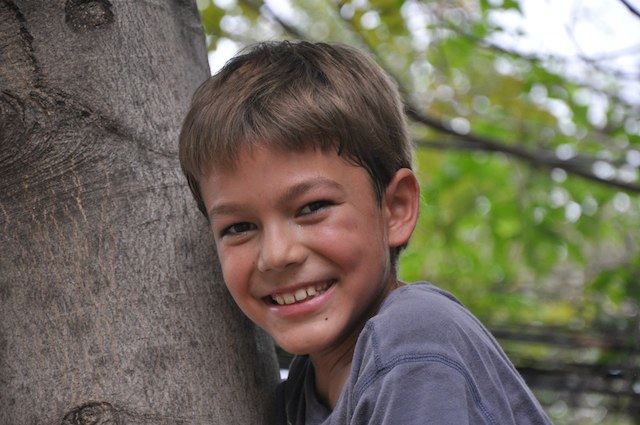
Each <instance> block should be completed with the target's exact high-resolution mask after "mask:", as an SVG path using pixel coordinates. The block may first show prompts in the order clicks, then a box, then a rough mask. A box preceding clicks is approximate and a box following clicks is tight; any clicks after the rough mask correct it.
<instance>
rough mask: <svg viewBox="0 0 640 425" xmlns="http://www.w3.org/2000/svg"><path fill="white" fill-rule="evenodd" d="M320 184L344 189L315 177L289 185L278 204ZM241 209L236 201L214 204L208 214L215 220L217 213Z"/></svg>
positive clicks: (238, 211) (221, 213) (234, 212)
mask: <svg viewBox="0 0 640 425" xmlns="http://www.w3.org/2000/svg"><path fill="white" fill-rule="evenodd" d="M318 186H325V187H331V188H334V189H342V185H341V184H339V183H338V182H336V181H334V180H331V179H327V178H324V177H314V178H311V179H308V180H305V181H302V182H300V183H296V184H294V185H292V186H290V187H287V188H286V190H285V191H284V193H282V194H281V195H280V196H279V197H278V199H277V201H276V204H277V205H283V204H286V203H288V202H290V201H292V200H294V199H296V198H297V197H299V196H301V195H303V194H304V193H305V192H307V191H308V190H310V189H312V188H314V187H318ZM241 211H242V207H241V206H240V205H237V204H235V203H230V204H220V205H214V206H213V207H212V208H211V209H210V210H209V211H208V212H207V215H208V216H209V220H213V218H214V217H215V216H217V215H224V214H229V215H233V214H238V213H240V212H241Z"/></svg>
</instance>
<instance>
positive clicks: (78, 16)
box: [64, 0, 114, 32]
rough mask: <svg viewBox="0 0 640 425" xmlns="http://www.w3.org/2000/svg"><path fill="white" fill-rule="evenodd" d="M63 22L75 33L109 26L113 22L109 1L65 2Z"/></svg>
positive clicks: (77, 0)
mask: <svg viewBox="0 0 640 425" xmlns="http://www.w3.org/2000/svg"><path fill="white" fill-rule="evenodd" d="M64 12H65V19H64V20H65V22H66V23H67V25H69V26H70V27H71V29H72V30H73V31H75V32H83V31H88V30H91V29H94V28H97V27H101V26H104V25H108V24H111V23H112V22H113V20H114V17H113V12H112V11H111V2H109V0H67V1H66V3H65V5H64Z"/></svg>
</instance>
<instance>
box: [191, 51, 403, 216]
mask: <svg viewBox="0 0 640 425" xmlns="http://www.w3.org/2000/svg"><path fill="white" fill-rule="evenodd" d="M402 106H403V105H402V102H401V100H400V96H399V94H398V91H397V89H396V87H395V85H394V84H393V82H392V81H391V80H390V78H389V77H388V76H387V75H386V74H385V73H384V71H383V70H382V69H381V68H380V67H379V66H378V65H377V64H376V63H375V62H374V61H373V60H372V59H370V58H369V57H367V56H365V55H364V54H363V53H361V52H359V51H357V50H355V49H353V48H350V47H348V46H344V45H339V44H326V43H309V42H288V41H280V42H265V43H260V44H256V45H254V46H252V47H249V48H248V49H246V50H244V51H243V52H241V54H240V55H238V56H236V57H234V58H233V59H231V60H230V61H229V62H227V64H226V65H225V66H224V67H223V68H222V69H221V70H220V71H219V72H218V73H217V74H216V75H214V76H212V77H211V78H209V79H208V80H207V81H205V82H204V83H203V84H202V85H201V86H200V87H199V88H198V90H197V91H196V93H195V95H194V97H193V101H192V103H191V108H190V110H189V113H188V114H187V116H186V118H185V120H184V123H183V126H182V132H181V134H180V163H181V166H182V170H183V172H184V174H185V176H186V177H187V180H188V182H189V187H190V188H191V191H192V192H193V195H194V197H195V199H196V201H197V203H198V208H199V209H200V211H202V212H203V213H204V215H205V216H206V215H207V211H206V207H205V205H204V202H203V199H202V194H201V193H200V187H199V184H198V181H199V180H200V179H201V178H202V177H203V176H205V175H206V174H208V173H210V172H211V171H213V170H215V169H216V168H221V169H225V168H226V169H230V168H233V167H234V166H235V165H236V164H237V162H238V161H239V160H242V158H239V157H238V156H239V152H240V151H241V150H242V149H243V148H244V147H249V148H251V147H253V146H269V147H275V148H277V149H283V150H287V151H306V150H308V149H321V150H323V151H329V150H331V149H334V150H335V151H336V152H337V153H338V155H340V156H342V157H343V158H345V159H346V160H347V161H349V162H351V163H353V164H355V165H359V166H362V167H363V168H364V169H366V170H367V172H368V174H369V176H370V177H371V181H372V183H373V189H374V192H375V194H376V197H377V199H378V201H380V200H381V199H382V194H383V193H384V190H385V188H386V187H387V185H388V184H389V182H390V181H391V179H392V178H393V175H394V174H395V172H396V171H398V170H399V169H400V168H411V154H412V146H411V142H410V139H409V136H408V132H407V128H406V123H405V117H404V113H403V108H402ZM274 166H277V164H274Z"/></svg>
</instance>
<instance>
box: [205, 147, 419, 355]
mask: <svg viewBox="0 0 640 425" xmlns="http://www.w3.org/2000/svg"><path fill="white" fill-rule="evenodd" d="M243 154H244V155H242V156H241V158H242V159H241V160H240V161H239V162H238V164H237V165H236V167H234V168H233V169H228V170H224V171H216V172H213V173H211V174H209V175H207V176H205V177H204V178H203V179H201V180H200V188H201V191H202V194H203V199H204V202H205V205H206V207H207V211H208V214H209V218H210V223H211V229H212V231H213V234H214V238H215V243H216V247H217V250H218V255H219V258H220V263H221V266H222V272H223V275H224V280H225V283H226V285H227V287H228V289H229V292H230V293H231V295H232V297H233V298H234V300H235V302H236V303H237V304H238V306H239V307H240V309H241V310H242V311H243V312H244V313H245V314H246V315H247V316H248V317H249V318H250V319H251V320H252V321H253V322H255V323H256V324H257V325H258V326H260V327H262V328H263V329H265V330H266V331H267V332H268V333H269V334H270V335H271V336H272V337H274V339H275V340H276V341H277V342H278V344H280V345H281V346H282V347H283V348H284V349H285V350H287V351H289V352H292V353H297V354H302V353H308V354H312V355H314V354H317V355H322V354H328V353H331V352H340V351H342V350H345V349H346V350H349V349H352V348H353V346H354V345H355V341H356V339H357V335H358V334H359V332H360V330H361V328H362V326H363V325H364V322H365V321H366V320H367V319H368V318H369V317H371V316H372V315H373V314H374V313H375V311H376V309H377V307H378V306H379V304H380V302H381V301H382V300H383V299H384V298H385V297H386V295H387V294H388V293H389V292H390V291H391V290H393V288H395V287H396V285H397V283H396V279H395V273H394V271H393V269H392V267H391V264H390V254H389V248H390V247H393V246H399V245H401V244H403V243H405V242H406V241H407V240H408V237H409V235H410V233H411V230H413V225H414V224H415V219H414V221H413V224H410V227H411V229H410V230H409V231H408V232H407V231H406V229H405V230H404V231H399V230H398V229H399V228H400V227H402V226H398V220H397V217H396V215H397V212H398V211H399V210H402V208H401V207H398V206H397V205H396V204H395V203H393V202H390V201H389V199H396V198H398V197H397V196H395V195H393V194H392V196H390V197H389V199H387V195H385V199H383V200H382V204H381V203H380V202H378V201H377V200H376V197H375V195H374V192H373V189H372V185H371V180H370V178H369V176H368V174H367V172H366V171H365V170H364V168H362V167H358V166H354V165H351V164H349V163H348V162H346V161H345V160H344V159H343V158H341V157H339V156H338V155H337V154H336V153H333V152H331V153H328V152H320V151H306V152H302V153H294V152H282V151H277V150H270V149H266V148H262V149H261V148H257V149H254V150H252V151H250V152H248V151H245V152H243ZM398 173H400V174H402V175H408V176H410V178H411V179H407V178H405V179H404V180H411V182H413V183H412V184H413V185H414V186H415V187H413V189H411V190H413V191H414V192H416V188H417V184H415V178H413V174H411V172H410V171H409V170H406V169H403V170H401V171H399V172H398ZM398 173H396V174H398ZM403 173H404V174H403ZM396 177H397V176H396ZM396 183H397V182H396V179H395V178H394V181H392V183H391V184H390V185H389V189H388V191H389V190H390V189H392V188H394V187H395V186H397V184H396ZM405 186H407V184H405ZM416 198H417V194H416ZM411 208H414V209H415V210H417V204H416V205H414V206H413V207H411ZM405 227H406V225H405V226H404V227H402V228H403V229H404V228H405Z"/></svg>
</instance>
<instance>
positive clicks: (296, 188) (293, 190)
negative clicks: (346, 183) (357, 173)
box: [278, 176, 342, 205]
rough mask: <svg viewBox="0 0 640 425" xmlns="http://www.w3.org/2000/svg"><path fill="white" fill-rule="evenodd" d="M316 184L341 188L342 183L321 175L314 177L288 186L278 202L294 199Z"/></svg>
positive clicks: (283, 202) (282, 202) (284, 202)
mask: <svg viewBox="0 0 640 425" xmlns="http://www.w3.org/2000/svg"><path fill="white" fill-rule="evenodd" d="M318 186H325V187H331V188H334V189H342V185H341V184H340V183H338V182H336V181H334V180H331V179H327V178H325V177H321V176H319V177H314V178H310V179H307V180H304V181H302V182H300V183H297V184H294V185H292V186H290V187H288V188H287V189H286V190H285V192H284V193H283V194H282V195H281V196H280V197H279V198H278V204H279V205H282V204H286V203H287V202H288V201H291V200H293V199H296V198H297V197H299V196H301V195H303V194H304V193H305V192H307V191H308V190H310V189H312V188H314V187H318Z"/></svg>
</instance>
